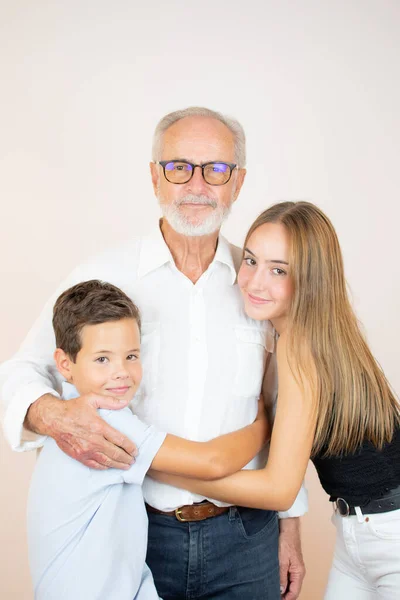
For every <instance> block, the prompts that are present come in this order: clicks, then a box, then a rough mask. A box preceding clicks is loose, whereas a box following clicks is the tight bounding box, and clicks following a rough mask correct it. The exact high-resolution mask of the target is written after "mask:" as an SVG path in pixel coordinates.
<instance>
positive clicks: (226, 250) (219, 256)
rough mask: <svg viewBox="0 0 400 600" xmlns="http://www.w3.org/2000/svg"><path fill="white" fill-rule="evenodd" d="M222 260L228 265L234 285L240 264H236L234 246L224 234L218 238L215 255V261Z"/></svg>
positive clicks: (221, 261)
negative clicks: (233, 252)
mask: <svg viewBox="0 0 400 600" xmlns="http://www.w3.org/2000/svg"><path fill="white" fill-rule="evenodd" d="M215 261H217V262H220V263H222V264H224V265H226V266H227V267H228V268H229V270H230V280H231V284H232V285H233V284H234V283H235V281H236V274H237V270H238V268H239V265H235V262H234V259H233V255H232V246H231V245H230V243H229V242H228V240H226V239H225V238H224V237H223V236H222V235H220V236H219V238H218V246H217V251H216V253H215V257H214V260H213V262H215Z"/></svg>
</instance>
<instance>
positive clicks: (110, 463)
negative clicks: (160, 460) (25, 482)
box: [24, 394, 137, 469]
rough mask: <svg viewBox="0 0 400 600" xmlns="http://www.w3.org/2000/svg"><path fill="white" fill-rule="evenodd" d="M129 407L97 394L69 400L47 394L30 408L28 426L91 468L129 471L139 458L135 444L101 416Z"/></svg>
mask: <svg viewBox="0 0 400 600" xmlns="http://www.w3.org/2000/svg"><path fill="white" fill-rule="evenodd" d="M126 406H128V402H126V401H122V400H119V399H118V398H112V397H109V396H100V395H96V394H86V395H85V396H80V397H79V398H74V399H73V400H68V401H64V400H59V399H58V398H56V397H55V396H52V395H51V394H45V395H44V396H42V397H41V398H39V399H38V400H36V402H34V403H33V404H32V405H31V406H30V407H29V410H28V412H27V415H26V418H25V423H24V425H25V427H26V428H27V429H30V430H31V431H34V432H35V433H39V434H41V435H48V436H50V437H52V438H53V439H54V440H55V441H56V443H57V445H58V446H59V448H61V450H63V452H65V453H66V454H68V456H71V457H72V458H74V459H75V460H78V461H79V462H81V463H83V464H84V465H86V466H87V467H91V468H92V469H108V468H110V467H113V468H115V469H128V468H129V466H130V465H131V464H132V463H133V462H134V460H135V459H134V457H135V456H136V455H137V448H136V446H135V444H134V443H133V442H132V441H131V440H130V439H129V438H127V437H126V436H124V435H123V434H122V433H120V432H119V431H117V430H116V429H113V428H112V427H111V426H110V425H108V423H106V422H105V421H104V420H103V419H102V418H101V417H100V416H99V415H98V413H97V409H98V408H105V409H111V410H118V409H120V408H124V407H126Z"/></svg>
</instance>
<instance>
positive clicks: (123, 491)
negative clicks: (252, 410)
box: [28, 280, 268, 600]
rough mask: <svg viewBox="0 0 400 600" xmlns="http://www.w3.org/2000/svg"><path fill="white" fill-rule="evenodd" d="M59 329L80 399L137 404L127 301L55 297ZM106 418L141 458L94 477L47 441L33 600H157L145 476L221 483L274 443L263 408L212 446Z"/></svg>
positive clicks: (86, 293)
mask: <svg viewBox="0 0 400 600" xmlns="http://www.w3.org/2000/svg"><path fill="white" fill-rule="evenodd" d="M53 327H54V333H55V338H56V346H57V349H56V351H55V354H54V359H55V362H56V366H57V369H58V370H59V371H60V373H61V374H62V375H63V377H65V379H66V381H67V382H69V383H71V384H73V385H74V386H75V388H76V394H77V395H82V394H87V393H90V392H92V393H95V394H103V395H106V396H113V397H119V398H121V399H123V400H131V399H132V398H133V396H134V394H135V392H136V390H137V388H138V386H139V384H140V380H141V377H142V367H141V363H140V316H139V311H138V309H137V308H136V306H135V305H134V304H133V303H132V301H131V300H130V299H129V298H128V296H126V295H125V294H124V293H123V292H122V291H121V290H120V289H118V288H116V287H115V286H113V285H111V284H108V283H102V282H100V281H96V280H93V281H87V282H84V283H80V284H77V285H75V286H74V287H72V288H70V289H68V290H67V291H65V292H64V293H63V294H61V296H60V297H59V298H58V300H57V302H56V304H55V306H54V313H53ZM99 413H100V415H101V416H102V418H103V419H105V420H106V421H107V422H108V423H109V424H110V425H111V426H112V427H114V428H116V429H118V430H120V431H121V432H122V433H123V434H124V435H126V436H127V437H129V438H130V439H132V440H133V441H134V442H135V444H136V446H137V448H138V455H137V457H136V460H135V462H134V463H133V464H132V465H131V467H130V468H129V469H128V470H117V469H108V470H94V469H89V468H88V467H86V466H84V465H83V464H81V463H79V462H77V461H75V460H73V459H72V458H70V457H69V456H68V455H67V454H65V453H64V452H63V451H62V450H61V449H60V448H59V447H58V446H57V444H56V443H55V441H54V440H53V439H52V438H48V439H47V440H46V442H45V444H44V447H43V450H42V452H41V453H40V456H39V458H38V461H37V464H36V467H35V470H34V473H33V477H32V482H31V488H30V493H29V500H28V546H29V560H30V567H31V573H32V578H33V584H34V589H35V599H36V600H114V599H115V600H134V599H135V598H138V599H141V600H151V599H156V598H158V594H157V591H156V589H155V586H154V582H153V578H152V575H151V573H150V570H149V569H148V567H147V565H146V564H145V558H146V549H147V513H146V508H145V505H144V500H143V495H142V489H141V484H142V482H143V479H144V476H145V475H146V472H147V471H148V469H149V468H150V467H151V468H152V469H154V470H157V471H164V472H167V473H174V474H180V475H186V476H192V477H198V478H202V479H205V478H206V479H207V478H208V479H212V478H219V477H222V476H226V475H228V474H230V473H233V472H235V471H237V470H238V469H241V468H242V467H243V466H244V465H245V464H247V463H248V462H249V461H250V460H251V459H252V458H253V457H254V456H255V455H256V454H257V453H258V452H259V450H260V449H261V448H262V446H263V445H264V443H265V441H266V439H267V435H268V423H267V421H266V418H265V416H264V411H263V409H262V408H261V407H260V410H259V414H258V416H257V419H256V421H254V423H253V424H252V425H249V426H248V427H245V428H243V429H241V430H239V431H236V432H233V433H230V434H227V435H224V436H221V437H219V438H216V439H214V440H211V441H209V442H192V441H188V440H184V439H182V438H179V437H176V436H173V435H169V434H165V433H162V432H159V431H156V430H155V429H154V428H153V427H152V426H149V425H146V424H145V423H142V422H141V421H140V420H139V419H138V418H137V417H136V416H134V415H133V414H132V412H131V411H130V409H129V408H122V409H120V410H113V411H111V410H100V411H99ZM128 484H129V485H128Z"/></svg>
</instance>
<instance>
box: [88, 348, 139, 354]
mask: <svg viewBox="0 0 400 600" xmlns="http://www.w3.org/2000/svg"><path fill="white" fill-rule="evenodd" d="M126 352H127V353H128V354H129V353H130V352H140V348H133V349H132V350H126ZM93 354H113V352H112V350H96V352H93Z"/></svg>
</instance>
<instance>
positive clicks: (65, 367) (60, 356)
mask: <svg viewBox="0 0 400 600" xmlns="http://www.w3.org/2000/svg"><path fill="white" fill-rule="evenodd" d="M54 360H55V363H56V367H57V369H58V371H59V372H60V373H61V375H63V376H64V377H65V379H66V380H67V381H69V382H72V369H71V365H72V364H73V363H72V360H71V359H70V357H69V356H68V354H66V353H65V352H64V350H62V349H61V348H57V349H56V351H55V352H54Z"/></svg>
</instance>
